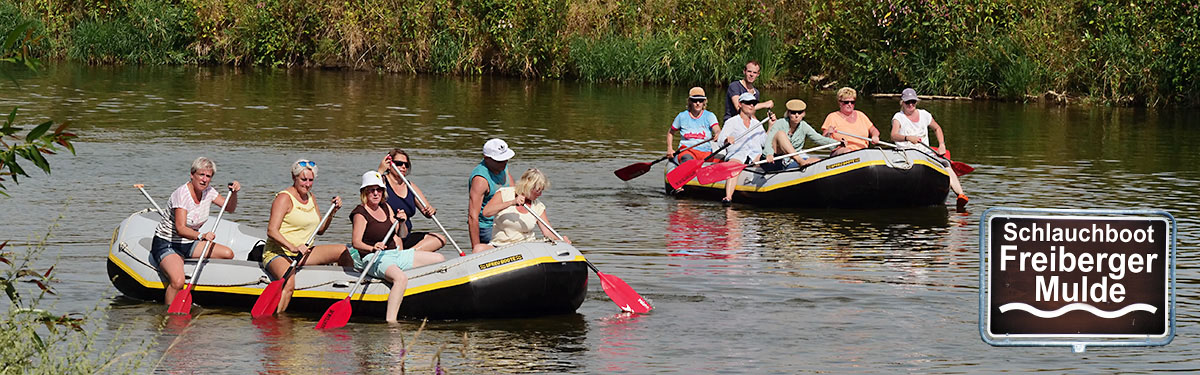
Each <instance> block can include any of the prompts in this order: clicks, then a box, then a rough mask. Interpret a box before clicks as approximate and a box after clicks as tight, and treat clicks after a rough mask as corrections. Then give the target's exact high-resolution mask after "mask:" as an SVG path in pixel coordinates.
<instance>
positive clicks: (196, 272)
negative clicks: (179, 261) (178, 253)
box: [183, 188, 233, 290]
mask: <svg viewBox="0 0 1200 375" xmlns="http://www.w3.org/2000/svg"><path fill="white" fill-rule="evenodd" d="M231 197H233V188H230V189H229V195H228V196H226V197H225V204H222V205H221V212H219V213H217V221H216V222H214V223H213V227H212V232H213V233H216V232H217V226H219V225H221V217H222V216H225V206H227V205H229V199H230V198H231ZM200 237H204V234H203V233H201V234H200ZM198 240H199V239H197V241H198ZM215 242H217V239H216V237H215V236H214V237H213V239H212V241H208V243H207V244H205V245H204V251H203V252H201V253H200V261H199V262H196V268H195V269H193V270H192V277H189V278H188V280H191V281H192V282H191V283H190V284H191V285H192V287H193V288H194V287H195V286H196V278H197V277H200V268H202V267H203V266H204V260H205V259H207V258H208V251H209V250H212V246H213V243H215ZM183 289H185V290H186V289H188V288H187V287H184V288H183Z"/></svg>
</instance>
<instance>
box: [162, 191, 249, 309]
mask: <svg viewBox="0 0 1200 375" xmlns="http://www.w3.org/2000/svg"><path fill="white" fill-rule="evenodd" d="M231 197H233V184H229V195H228V196H226V197H225V204H222V205H221V213H218V214H217V221H216V222H214V223H213V227H212V232H214V233H215V232H216V231H217V226H219V225H221V217H222V216H225V206H226V205H228V204H229V199H230V198H231ZM214 242H216V238H213V240H212V241H208V243H206V244H205V245H204V251H203V252H201V253H200V261H199V262H196V268H195V269H193V270H192V276H191V277H189V278H188V280H190V281H189V282H188V283H186V284H183V290H181V291H179V294H176V295H175V300H174V301H171V307H169V308H167V314H183V315H187V314H189V313H191V311H192V289H195V288H196V279H197V278H198V277H200V268H203V267H204V260H205V259H207V258H208V251H209V250H211V249H212V245H213V243H214Z"/></svg>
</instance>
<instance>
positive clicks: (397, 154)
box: [377, 148, 446, 251]
mask: <svg viewBox="0 0 1200 375" xmlns="http://www.w3.org/2000/svg"><path fill="white" fill-rule="evenodd" d="M393 166H395V167H396V169H397V170H399V171H400V173H403V174H404V176H405V177H408V174H409V173H411V172H412V159H411V158H409V157H408V153H407V152H404V150H401V149H398V148H396V149H392V151H391V152H389V153H388V154H387V156H384V157H383V160H382V161H380V162H379V168H378V169H377V171H378V172H379V173H380V174H382V175H383V176H385V178H384V179H383V182H384V184H385V185H386V187H387V190H386V191H385V192H384V193H385V194H387V196H386V197H384V199H385V200H386V201H387V204H388V205H391V206H392V208H395V209H398V210H404V214H405V215H406V216H405V217H408V218H412V217H413V215H416V213H417V211H418V210H420V211H421V214H422V215H425V217H430V216H433V215H436V214H437V209H436V208H434V207H433V203H430V202H429V198H426V197H425V193H422V192H421V188H419V187H417V184H406V183H404V179H401V178H400V177H399V176H396V173H395V172H393V171H392V167H393ZM409 182H411V181H409ZM417 196H420V197H421V199H417ZM421 202H425V203H426V204H427V205H424V206H423V205H421ZM404 228H405V233H406V235H404V236H401V238H403V239H404V241H403V246H402V247H401V248H402V249H413V250H417V251H438V249H441V248H442V246H445V245H446V237H444V236H442V235H441V234H438V233H429V232H413V231H412V221H410V220H405V221H404Z"/></svg>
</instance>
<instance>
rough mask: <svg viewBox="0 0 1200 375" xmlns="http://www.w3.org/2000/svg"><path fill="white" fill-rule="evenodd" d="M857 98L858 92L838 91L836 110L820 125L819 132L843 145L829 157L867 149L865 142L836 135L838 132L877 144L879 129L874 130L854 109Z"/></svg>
mask: <svg viewBox="0 0 1200 375" xmlns="http://www.w3.org/2000/svg"><path fill="white" fill-rule="evenodd" d="M857 98H858V92H857V91H854V89H852V88H849V87H843V88H840V89H838V90H837V99H838V110H837V111H836V112H833V113H830V114H829V115H828V116H825V123H824V124H822V125H821V131H822V132H823V133H824V135H825V136H826V137H830V138H833V139H836V140H838V141H840V142H842V143H843V144H844V145H845V146H839V147H838V148H835V149H833V152H832V153H830V154H831V155H841V154H844V153H847V152H850V151H855V150H861V149H864V148H867V141H864V140H862V139H859V138H855V137H851V136H847V135H842V134H838V132H839V131H840V132H844V133H850V134H854V135H857V136H860V137H863V138H870V139H871V142H872V143H879V129H876V128H875V124H873V123H871V119H869V118H867V115H866V114H865V113H862V111H859V110H856V109H854V103H855V101H856V100H857Z"/></svg>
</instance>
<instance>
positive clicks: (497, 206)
mask: <svg viewBox="0 0 1200 375" xmlns="http://www.w3.org/2000/svg"><path fill="white" fill-rule="evenodd" d="M521 204H525V196H523V195H519V194H518V195H517V196H516V197H515V198H513V200H510V201H506V200H504V199H502V198H500V194H496V195H493V196H492V200H490V201H488V203H487V205H486V206H484V207H483V211H481V212H482V213H483V216H496V214H498V213H500V211H503V210H504V209H505V208H509V207H512V206H516V205H521Z"/></svg>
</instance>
